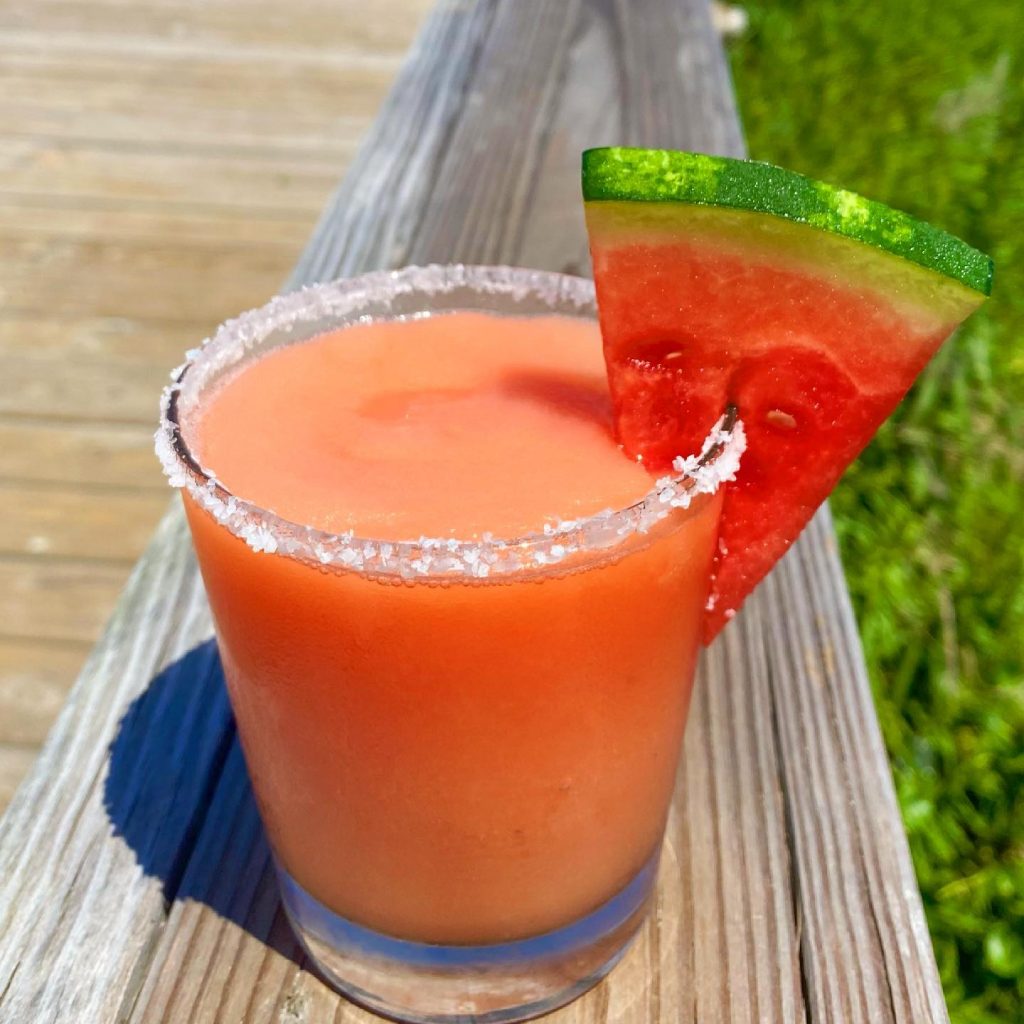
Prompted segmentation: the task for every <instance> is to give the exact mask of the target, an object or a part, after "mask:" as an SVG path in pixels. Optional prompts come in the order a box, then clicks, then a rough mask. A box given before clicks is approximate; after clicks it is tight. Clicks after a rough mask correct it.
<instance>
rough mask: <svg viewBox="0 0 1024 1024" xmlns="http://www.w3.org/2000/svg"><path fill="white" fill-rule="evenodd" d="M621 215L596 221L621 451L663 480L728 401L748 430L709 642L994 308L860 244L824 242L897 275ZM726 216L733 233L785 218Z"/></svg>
mask: <svg viewBox="0 0 1024 1024" xmlns="http://www.w3.org/2000/svg"><path fill="white" fill-rule="evenodd" d="M622 205H635V204H618V203H592V204H588V211H587V212H588V229H589V231H590V238H591V251H592V256H593V262H594V278H595V283H596V287H597V298H598V306H599V310H600V322H601V332H602V335H603V338H604V345H605V357H606V361H607V365H608V379H609V384H610V388H611V393H612V399H613V404H614V411H615V417H616V426H617V430H618V434H619V441H620V443H621V444H622V445H623V448H624V449H625V451H626V453H627V454H629V455H630V456H632V457H635V458H639V459H642V460H643V461H644V462H645V464H646V465H647V466H648V467H649V468H651V469H652V470H654V471H658V470H662V469H665V468H667V467H668V466H669V465H670V464H671V462H672V459H673V458H674V457H675V456H677V455H685V454H689V453H691V452H695V451H699V450H700V448H701V444H702V442H703V440H704V438H705V436H706V435H707V433H708V431H709V430H710V428H711V427H712V426H713V425H714V423H715V421H716V420H717V419H718V417H719V416H720V415H721V414H722V411H723V409H724V408H725V406H726V405H727V404H729V403H733V404H735V405H736V406H737V408H738V410H739V414H740V417H741V418H742V420H743V423H744V427H745V429H746V435H747V450H746V453H745V454H744V456H743V460H742V466H741V469H740V473H739V475H738V478H737V480H736V481H735V482H733V483H731V484H729V486H728V489H727V492H726V496H725V503H724V506H723V512H722V521H721V527H720V538H719V550H718V555H717V559H716V565H715V567H714V577H713V580H712V585H711V594H710V598H709V602H708V611H707V614H706V617H705V621H704V629H703V633H704V640H705V643H708V642H710V641H711V639H713V638H714V636H715V635H716V634H717V633H718V632H719V630H720V629H721V628H722V627H723V625H725V623H726V622H727V621H728V620H729V619H730V618H731V617H732V616H733V615H734V614H735V611H736V609H738V608H739V606H740V605H741V604H742V602H743V600H744V599H745V598H746V596H747V595H748V594H749V593H750V592H751V590H753V588H754V587H755V586H756V585H757V583H758V582H759V581H760V580H761V579H762V578H763V577H764V576H765V575H766V573H767V572H768V570H769V569H770V568H771V567H772V566H773V565H774V564H775V562H776V561H778V559H779V558H780V557H781V556H782V555H783V553H784V552H785V551H786V549H787V548H788V547H789V546H790V544H792V542H793V541H794V540H795V538H796V537H797V535H798V534H799V533H800V531H801V530H802V529H803V527H804V526H805V525H806V523H807V522H808V520H809V519H810V518H811V516H812V514H813V513H814V511H815V509H816V508H817V507H818V506H819V505H820V504H821V503H822V502H823V501H824V499H825V498H826V497H827V495H828V494H829V492H830V491H831V490H832V489H833V487H834V486H835V484H836V482H837V481H838V479H839V477H840V475H841V474H842V472H843V470H844V469H845V468H846V466H847V465H849V463H850V462H851V461H852V460H853V459H854V458H855V457H856V456H857V454H858V453H859V452H860V451H861V450H862V449H863V448H864V446H865V445H866V444H867V443H868V441H869V440H870V439H871V437H872V436H873V435H874V433H875V432H876V430H877V429H878V427H879V426H880V424H881V423H882V422H883V420H884V419H885V418H886V417H887V416H888V415H889V414H890V413H891V412H892V410H893V408H894V407H895V406H896V405H897V403H898V402H899V401H900V399H901V398H902V397H903V395H904V394H905V392H906V391H907V389H908V388H909V387H910V385H911V383H912V382H913V381H914V378H915V377H916V376H917V375H918V373H919V372H920V371H921V369H922V368H923V367H924V365H925V363H926V362H927V361H928V359H929V358H930V357H931V356H932V354H933V353H934V352H935V350H936V349H937V348H938V347H939V345H940V344H941V343H942V341H943V339H945V338H946V337H947V336H948V335H949V334H950V332H951V331H952V330H953V329H954V328H955V327H956V325H957V324H958V323H959V322H960V321H961V320H962V319H963V318H964V317H965V316H966V315H967V313H968V312H969V311H970V309H973V308H974V306H975V305H977V304H978V302H979V301H980V300H981V297H980V296H977V297H975V296H974V294H973V293H971V294H970V295H968V294H967V289H963V288H960V289H959V292H957V293H955V294H953V295H952V296H950V295H943V296H942V301H936V294H937V291H936V287H937V286H936V282H935V281H932V280H931V279H932V278H938V277H939V275H937V274H935V273H934V272H932V271H929V270H925V269H922V268H920V267H913V266H911V265H910V264H908V263H907V262H906V261H905V260H901V259H899V258H897V257H893V256H890V255H888V254H885V253H878V251H877V250H872V249H870V248H869V247H866V246H863V245H861V244H860V243H857V242H854V241H849V240H847V239H833V238H830V237H828V236H825V237H826V238H828V244H830V245H838V246H840V247H851V246H852V247H854V249H857V248H859V249H865V248H868V250H869V252H870V253H871V254H872V259H873V260H875V261H876V262H877V260H878V259H880V260H882V261H888V262H890V263H893V266H892V267H890V268H889V270H890V273H889V274H888V275H883V276H879V274H878V273H876V272H875V271H876V269H877V268H874V267H872V266H870V265H868V266H861V265H859V263H858V260H857V254H856V252H854V253H853V254H852V256H850V254H849V253H845V251H844V253H842V254H840V255H841V257H842V258H839V259H837V260H834V261H831V262H830V263H825V264H823V263H822V260H821V253H820V252H810V253H807V254H805V253H803V252H802V251H801V249H800V246H799V243H797V244H795V245H794V243H793V239H792V238H786V239H784V240H783V244H782V245H781V246H780V245H779V244H777V243H778V238H777V237H775V236H774V235H773V236H772V237H770V238H765V237H758V231H756V230H755V231H754V232H752V234H751V236H750V238H749V240H744V239H743V237H742V231H735V230H733V231H730V232H727V233H726V234H725V236H724V237H719V236H716V235H715V233H714V231H711V232H710V233H709V232H708V230H707V227H708V225H707V223H706V222H705V223H704V225H703V226H702V228H701V230H700V231H697V232H692V231H680V230H678V228H677V227H676V226H675V225H676V224H677V222H678V208H677V207H676V208H675V209H673V210H671V211H669V212H668V213H667V215H666V216H667V218H668V219H667V223H668V224H669V228H670V229H669V230H667V231H666V230H665V229H664V225H662V226H658V225H656V224H655V225H654V227H653V229H652V224H653V223H654V222H655V221H656V220H657V217H656V215H654V216H653V217H652V215H653V214H654V210H653V208H652V206H651V204H644V205H645V207H646V209H645V211H644V212H645V220H646V222H647V223H646V224H641V225H639V226H638V227H637V229H636V230H631V229H630V228H629V226H628V224H629V220H630V214H629V213H628V212H627V213H626V215H625V218H624V217H623V211H622V210H621V209H619V210H618V211H616V210H615V207H620V206H622ZM660 205H662V204H653V206H654V207H657V206H660ZM670 205H671V204H670ZM729 216H731V218H732V223H733V225H734V226H735V223H736V220H737V218H739V220H742V219H743V217H747V218H749V217H755V218H757V219H759V220H762V221H770V220H772V218H768V217H760V218H758V217H757V215H753V214H742V215H741V214H736V213H734V212H731V213H730V215H729ZM787 230H796V231H799V232H802V233H804V234H807V233H808V229H806V228H805V227H802V226H801V227H799V228H788V227H787ZM782 234H783V235H785V234H786V230H784V231H783V232H782ZM811 234H822V233H821V232H811ZM848 257H849V258H848ZM869 263H870V261H869ZM898 265H902V266H898ZM883 282H884V283H883Z"/></svg>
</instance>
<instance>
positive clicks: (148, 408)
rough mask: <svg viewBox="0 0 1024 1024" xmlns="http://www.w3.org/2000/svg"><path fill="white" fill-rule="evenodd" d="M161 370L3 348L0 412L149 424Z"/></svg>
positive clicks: (163, 378)
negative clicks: (61, 358) (23, 352)
mask: <svg viewBox="0 0 1024 1024" xmlns="http://www.w3.org/2000/svg"><path fill="white" fill-rule="evenodd" d="M200 340H201V339H200ZM167 372H168V371H167V368H166V367H161V366H157V365H155V364H152V363H139V362H126V361H124V360H104V359H98V358H89V357H87V356H82V357H72V356H69V357H68V358H66V359H63V360H60V361H57V360H55V359H53V358H52V357H51V356H49V355H45V354H44V355H38V354H34V353H26V354H25V355H21V354H18V353H9V354H5V357H4V377H5V385H6V387H5V388H4V390H3V391H2V392H0V414H4V415H7V416H9V417H15V416H18V417H48V418H52V419H54V420H70V419H84V420H92V421H100V422H103V423H107V424H109V423H128V424H140V425H141V424H151V423H152V422H153V417H154V409H155V408H156V405H155V404H154V395H159V393H160V389H161V388H162V387H163V386H164V382H165V381H166V380H167Z"/></svg>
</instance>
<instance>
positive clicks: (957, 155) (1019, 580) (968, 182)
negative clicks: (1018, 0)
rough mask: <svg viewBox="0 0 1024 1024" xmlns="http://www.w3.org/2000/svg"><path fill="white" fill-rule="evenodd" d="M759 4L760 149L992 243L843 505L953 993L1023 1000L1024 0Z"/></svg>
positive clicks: (746, 38)
mask: <svg viewBox="0 0 1024 1024" xmlns="http://www.w3.org/2000/svg"><path fill="white" fill-rule="evenodd" d="M743 6H744V7H745V9H746V10H747V12H748V15H749V18H750V25H749V28H748V30H747V32H746V33H745V34H744V35H743V36H742V37H741V38H740V39H738V40H736V41H735V42H733V43H732V44H731V46H730V56H731V61H732V69H733V76H734V80H735V83H736V89H737V94H738V98H739V106H740V111H741V115H742V117H743V121H744V126H745V129H746V133H747V139H748V143H749V146H750V152H751V155H752V156H753V157H756V158H760V159H764V160H770V161H772V162H774V163H778V164H782V165H783V166H786V167H791V168H793V169H795V170H799V171H803V172H804V173H807V174H810V175H813V176H815V177H819V178H824V179H825V180H827V181H831V182H834V183H837V184H841V185H844V186H846V187H848V188H851V189H854V190H855V191H858V192H861V193H863V194H865V195H867V196H869V197H871V198H874V199H879V200H882V201H883V202H886V203H890V204H892V205H894V206H897V207H899V208H901V209H904V210H906V211H908V212H910V213H912V214H914V215H915V216H917V217H921V218H923V219H925V220H929V221H932V222H934V223H936V224H938V225H939V226H940V227H943V228H946V229H947V230H950V231H952V232H954V233H956V234H958V235H960V236H961V237H963V238H965V239H966V240H967V241H969V242H971V243H972V244H973V245H976V246H978V247H979V248H981V249H984V250H986V251H987V252H989V253H990V254H991V255H992V256H993V258H994V259H995V262H996V288H995V293H994V296H993V298H992V300H991V301H990V302H989V303H988V305H987V307H986V308H985V309H984V311H983V312H981V313H980V314H977V315H975V317H974V318H973V319H972V320H971V321H969V322H968V324H967V325H966V326H965V327H964V328H963V329H962V330H961V331H960V332H959V334H958V335H957V336H956V337H955V338H954V339H952V340H951V341H950V342H948V343H947V344H946V346H945V347H944V349H943V350H942V352H941V353H940V354H939V356H938V357H937V358H936V359H935V361H934V363H933V364H932V365H931V366H930V367H929V369H928V370H927V371H926V372H925V374H924V375H923V377H922V378H921V380H920V381H919V382H918V384H917V386H916V387H915V389H914V390H913V391H912V393H911V395H910V396H909V397H908V399H907V400H906V402H905V403H904V404H903V406H902V407H901V408H900V410H899V411H898V412H897V414H896V415H895V416H894V417H893V419H892V420H891V421H890V422H889V423H888V424H887V425H886V426H885V427H884V428H883V430H882V431H881V432H880V434H879V436H878V437H877V439H876V440H875V442H874V443H873V444H872V445H871V447H870V448H869V449H868V451H867V452H865V454H864V455H863V456H862V457H861V459H860V460H859V461H858V463H857V464H856V465H855V466H854V467H853V468H851V470H850V471H849V472H848V474H847V476H846V477H845V478H844V481H843V483H842V484H841V485H840V487H839V489H838V490H837V492H836V494H835V496H834V498H833V503H832V507H833V511H834V513H835V514H836V517H837V526H838V530H839V535H840V540H841V544H842V552H843V559H844V562H845V565H846V572H847V577H848V580H849V584H850V589H851V592H852V594H853V599H854V603H855V606H856V609H857V615H858V619H859V622H860V626H861V634H862V636H863V639H864V646H865V650H866V653H867V658H868V663H869V666H870V669H871V677H872V683H873V686H874V691H875V697H876V703H877V707H878V713H879V718H880V721H881V724H882V730H883V733H884V735H885V741H886V744H887V745H888V749H889V754H890V757H891V759H892V766H893V773H894V777H895V781H896V789H897V792H898V794H899V799H900V804H901V806H902V809H903V816H904V821H905V823H906V827H907V833H908V836H909V838H910V845H911V850H912V852H913V857H914V864H915V867H916V869H917V876H918V880H919V882H920V885H921V891H922V894H923V897H924V903H925V908H926V910H927V914H928V921H929V924H930V927H931V932H932V937H933V940H934V944H935V951H936V955H937V957H938V961H939V968H940V971H941V974H942V981H943V985H944V986H945V991H946V996H947V999H948V1002H949V1006H950V1013H951V1016H952V1018H953V1021H954V1022H955V1024H997V1022H998V1024H1010V1022H1014V1021H1024V661H1022V659H1024V525H1022V520H1024V450H1022V444H1024V32H1021V30H1020V28H1021V26H1020V8H1019V6H1018V5H1017V4H1014V3H1005V2H1004V0H946V2H944V3H936V2H933V0H894V2H893V3H891V4H873V5H860V4H857V5H855V4H849V3H846V2H844V0H751V2H746V3H744V4H743ZM865 796H866V797H868V796H869V794H865Z"/></svg>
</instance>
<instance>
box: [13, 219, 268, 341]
mask: <svg viewBox="0 0 1024 1024" xmlns="http://www.w3.org/2000/svg"><path fill="white" fill-rule="evenodd" d="M2 237H3V236H2V235H0V238H2ZM3 245H4V252H3V257H2V260H0V275H2V278H0V281H2V283H0V299H2V300H3V301H4V303H5V305H7V306H10V307H13V308H14V309H25V308H26V307H29V308H40V309H49V310H50V311H51V313H52V314H53V315H56V316H65V317H68V316H75V317H78V316H124V317H140V318H144V317H147V316H152V317H158V318H162V319H175V318H177V319H189V320H207V319H208V320H210V321H216V319H217V318H218V317H219V316H220V315H221V314H222V313H223V310H224V309H225V308H226V306H225V304H230V308H233V309H235V310H236V311H237V310H239V309H242V308H248V307H249V306H252V305H254V304H256V303H258V302H260V301H265V300H266V299H267V298H268V297H269V296H270V295H272V294H273V292H274V290H275V289H276V288H277V286H278V283H279V279H280V268H281V255H280V253H279V252H278V251H277V249H276V247H274V246H259V245H251V244H250V245H239V244H235V243H233V242H231V241H230V240H225V241H222V242H221V243H220V244H217V243H214V242H210V243H209V244H208V245H204V246H202V247H198V246H194V245H191V244H187V243H182V242H174V241H162V242H155V241H152V240H149V241H145V240H136V239H134V238H122V239H118V240H116V241H111V242H108V241H105V240H100V238H98V237H93V238H87V239H77V238H63V239H61V238H54V239H49V240H47V241H46V242H45V243H44V244H43V245H40V244H39V242H38V240H36V239H32V238H28V239H25V238H21V237H18V236H17V235H15V236H14V237H10V236H8V237H7V238H5V239H3ZM81 267H88V268H89V273H88V274H81V273H77V271H78V270H79V269H80V268H81ZM97 280H103V281H104V282H105V283H104V287H103V288H102V289H98V288H97V287H96V284H95V282H96V281H97ZM186 296H187V299H186Z"/></svg>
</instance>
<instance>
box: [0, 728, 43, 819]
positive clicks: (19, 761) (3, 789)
mask: <svg viewBox="0 0 1024 1024" xmlns="http://www.w3.org/2000/svg"><path fill="white" fill-rule="evenodd" d="M35 756H36V750H35V747H32V746H21V745H19V744H16V743H5V742H3V741H2V740H0V814H2V813H3V812H4V809H5V808H6V807H7V805H8V804H9V803H10V802H11V797H13V796H14V792H15V790H16V789H17V788H18V784H19V783H20V782H21V780H22V777H23V776H24V775H25V773H26V772H27V771H28V769H29V767H30V766H31V764H32V762H33V761H34V760H35Z"/></svg>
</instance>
